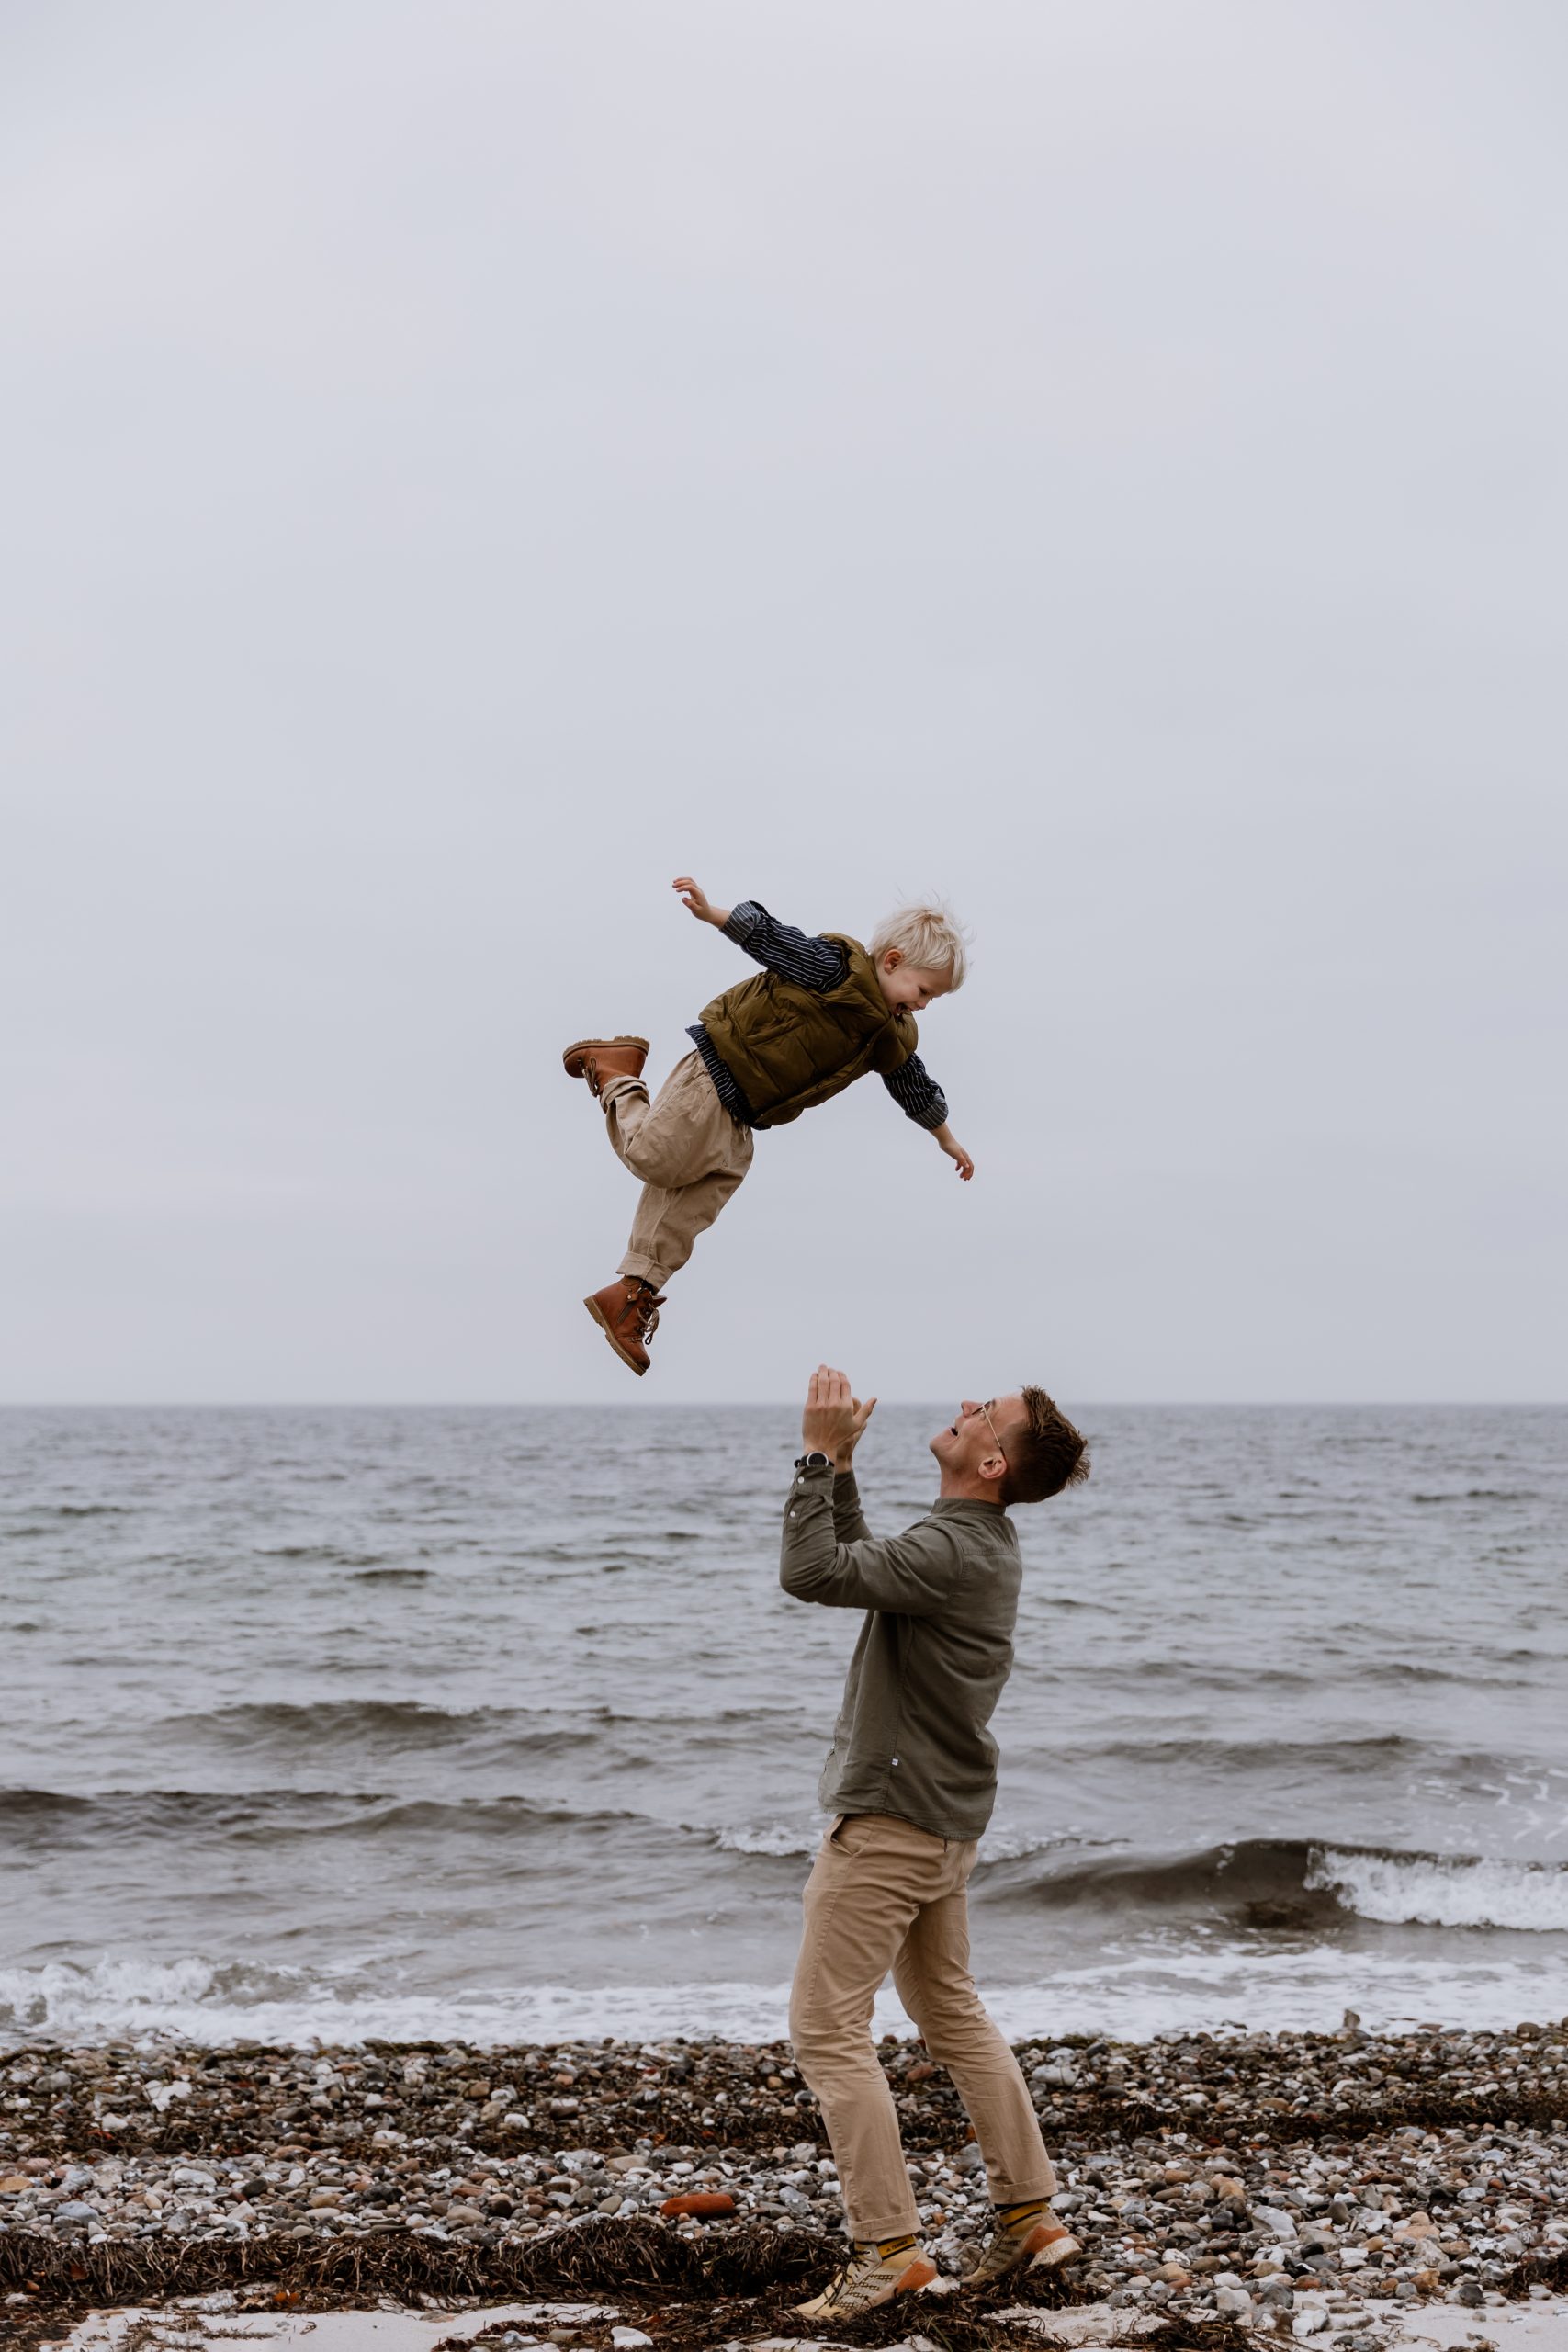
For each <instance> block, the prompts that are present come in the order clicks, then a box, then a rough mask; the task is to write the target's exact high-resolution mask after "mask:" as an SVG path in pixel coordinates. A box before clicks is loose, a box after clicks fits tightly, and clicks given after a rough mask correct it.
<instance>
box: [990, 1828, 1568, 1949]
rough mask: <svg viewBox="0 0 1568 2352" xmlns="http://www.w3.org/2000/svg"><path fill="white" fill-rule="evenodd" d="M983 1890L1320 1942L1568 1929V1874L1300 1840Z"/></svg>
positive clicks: (1014, 1875) (1048, 1873)
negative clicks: (1195, 1918) (1415, 1931)
mask: <svg viewBox="0 0 1568 2352" xmlns="http://www.w3.org/2000/svg"><path fill="white" fill-rule="evenodd" d="M981 1883H982V1886H983V1888H984V1891H985V1893H986V1894H987V1898H989V1899H993V1900H998V1901H1001V1902H1011V1903H1014V1904H1016V1903H1018V1902H1020V1901H1025V1902H1028V1903H1030V1904H1032V1905H1043V1906H1045V1907H1047V1908H1049V1909H1052V1910H1065V1909H1067V1908H1070V1907H1077V1906H1091V1907H1096V1908H1100V1909H1104V1910H1106V1911H1110V1912H1116V1913H1121V1914H1122V1915H1124V1916H1127V1917H1130V1918H1132V1917H1139V1916H1141V1917H1143V1918H1144V1919H1145V1920H1147V1921H1150V1922H1154V1921H1157V1920H1158V1919H1160V1918H1161V1917H1174V1916H1176V1915H1179V1914H1180V1913H1183V1912H1186V1913H1189V1914H1193V1913H1196V1914H1201V1915H1204V1916H1206V1917H1211V1918H1213V1917H1216V1916H1217V1917H1224V1918H1227V1919H1229V1920H1231V1921H1232V1922H1234V1923H1235V1925H1237V1926H1240V1927H1246V1928H1264V1929H1268V1928H1281V1929H1287V1930H1301V1929H1303V1928H1315V1929H1317V1930H1318V1931H1319V1932H1322V1931H1324V1930H1325V1929H1327V1928H1331V1927H1332V1926H1333V1924H1334V1922H1335V1920H1336V1919H1337V1918H1339V1919H1343V1918H1345V1917H1358V1918H1362V1919H1367V1920H1371V1921H1374V1922H1378V1923H1381V1924H1384V1925H1398V1926H1409V1927H1450V1928H1454V1927H1457V1928H1518V1929H1525V1930H1532V1931H1541V1932H1547V1933H1551V1932H1562V1930H1564V1929H1568V1866H1562V1865H1558V1864H1553V1863H1542V1862H1508V1861H1500V1860H1493V1859H1487V1858H1485V1857H1483V1856H1480V1855H1472V1854H1453V1855H1444V1854H1426V1853H1406V1852H1401V1851H1398V1850H1396V1849H1387V1848H1382V1847H1350V1846H1335V1845H1328V1844H1322V1843H1317V1842H1315V1841H1312V1840H1308V1839H1300V1838H1241V1839H1238V1840H1236V1841H1235V1843H1234V1844H1228V1845H1219V1846H1210V1847H1206V1848H1203V1849H1198V1850H1196V1851H1190V1852H1185V1853H1177V1854H1146V1853H1137V1852H1130V1851H1126V1850H1122V1851H1120V1852H1117V1853H1113V1854H1095V1855H1089V1856H1082V1857H1078V1858H1076V1859H1074V1860H1072V1861H1070V1862H1066V1863H1059V1864H1047V1865H1046V1866H1045V1867H1044V1868H1040V1869H1032V1870H1030V1869H1024V1870H1018V1869H1015V1868H1012V1867H1011V1866H1010V1865H1009V1864H1008V1863H1006V1862H1000V1863H997V1864H994V1865H993V1866H992V1868H991V1870H990V1871H988V1872H987V1873H986V1875H985V1877H984V1878H983V1879H982V1882H981Z"/></svg>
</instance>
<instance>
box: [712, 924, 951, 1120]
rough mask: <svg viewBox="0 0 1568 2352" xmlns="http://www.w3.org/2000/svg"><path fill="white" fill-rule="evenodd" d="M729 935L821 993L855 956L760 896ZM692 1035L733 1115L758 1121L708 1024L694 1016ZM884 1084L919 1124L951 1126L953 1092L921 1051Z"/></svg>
mask: <svg viewBox="0 0 1568 2352" xmlns="http://www.w3.org/2000/svg"><path fill="white" fill-rule="evenodd" d="M724 935H725V937H726V938H727V939H733V940H734V942H735V944H736V945H737V947H743V948H744V949H745V951H746V953H747V955H748V956H751V957H752V958H753V959H754V960H755V961H756V962H757V963H759V964H761V967H762V968H763V969H764V971H769V972H777V974H778V975H779V978H781V979H784V980H793V981H794V982H795V986H796V987H797V988H803V989H815V990H816V992H817V993H818V995H821V994H823V993H825V991H826V990H827V989H836V988H837V987H838V985H839V983H840V980H841V979H842V978H843V977H844V972H845V969H846V967H847V964H848V960H849V959H848V957H847V956H845V954H844V951H843V949H842V948H841V947H836V946H835V945H834V944H833V942H832V941H831V940H830V939H823V938H821V937H813V936H810V935H808V934H807V933H806V932H804V931H796V930H795V926H794V924H793V923H787V922H775V921H774V919H773V916H772V915H771V914H770V913H769V912H768V910H767V909H766V907H764V906H763V905H762V904H761V901H760V900H758V899H742V901H741V903H740V904H739V906H738V907H735V908H732V909H731V910H730V915H729V920H728V922H727V923H726V924H725V926H724ZM686 1035H687V1036H688V1037H690V1038H691V1039H692V1041H693V1043H694V1046H696V1049H697V1051H698V1053H699V1054H701V1056H702V1057H703V1060H704V1063H705V1066H706V1069H707V1073H708V1076H709V1077H710V1078H711V1079H712V1080H713V1082H714V1087H715V1090H716V1092H717V1095H718V1099H719V1101H720V1102H721V1103H723V1105H724V1107H725V1109H726V1110H727V1111H728V1113H729V1115H730V1117H731V1118H732V1119H739V1122H740V1124H741V1125H742V1126H746V1127H749V1126H750V1125H753V1124H754V1118H755V1114H754V1113H753V1112H752V1109H751V1105H750V1103H748V1102H747V1100H746V1097H745V1095H744V1094H743V1093H742V1092H741V1091H740V1088H739V1085H738V1084H737V1083H736V1079H735V1073H734V1071H733V1070H732V1069H729V1067H728V1064H727V1063H725V1062H723V1061H721V1060H720V1058H719V1056H718V1052H717V1050H716V1047H715V1046H714V1043H713V1040H712V1038H711V1037H710V1036H709V1035H708V1033H707V1031H706V1030H705V1028H704V1027H703V1024H702V1023H701V1022H700V1021H694V1023H692V1025H691V1027H690V1028H689V1029H688V1030H687V1032H686ZM882 1083H883V1084H884V1086H886V1089H887V1091H888V1092H889V1094H891V1096H892V1097H893V1100H894V1101H895V1103H897V1105H898V1108H899V1109H900V1111H902V1112H903V1114H904V1115H905V1117H906V1118H909V1119H913V1121H914V1122H915V1125H917V1126H918V1127H941V1126H945V1125H946V1124H947V1097H946V1095H945V1094H943V1092H942V1089H941V1087H940V1086H939V1085H938V1084H937V1082H936V1080H935V1079H934V1078H933V1077H932V1076H931V1072H930V1070H929V1069H927V1068H926V1066H925V1064H924V1062H922V1061H921V1059H920V1057H919V1054H911V1055H910V1056H909V1058H908V1061H907V1062H905V1063H903V1064H902V1065H901V1067H900V1068H899V1069H896V1070H894V1071H893V1072H892V1074H891V1076H889V1077H886V1078H885V1079H884V1080H883V1081H882Z"/></svg>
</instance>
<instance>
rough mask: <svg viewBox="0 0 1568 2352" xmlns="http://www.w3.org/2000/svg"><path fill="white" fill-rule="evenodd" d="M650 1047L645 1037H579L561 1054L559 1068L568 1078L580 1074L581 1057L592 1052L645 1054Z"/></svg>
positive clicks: (577, 1076) (579, 1075)
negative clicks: (574, 1043) (573, 1044)
mask: <svg viewBox="0 0 1568 2352" xmlns="http://www.w3.org/2000/svg"><path fill="white" fill-rule="evenodd" d="M650 1050H651V1048H650V1047H649V1042H648V1039H647V1038H646V1037H580V1038H579V1039H578V1041H577V1043H576V1045H575V1046H568V1047H567V1049H566V1051H565V1053H564V1054H563V1055H562V1056H561V1057H560V1058H561V1068H562V1069H564V1070H565V1072H566V1074H567V1076H568V1078H581V1076H582V1065H583V1057H584V1055H586V1054H592V1053H605V1054H608V1053H612V1052H621V1053H628V1052H629V1053H638V1054H643V1055H646V1054H648V1053H649V1051H650Z"/></svg>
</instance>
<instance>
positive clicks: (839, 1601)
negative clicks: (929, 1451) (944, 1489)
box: [779, 1468, 964, 1617]
mask: <svg viewBox="0 0 1568 2352" xmlns="http://www.w3.org/2000/svg"><path fill="white" fill-rule="evenodd" d="M838 1484H839V1482H838V1481H837V1480H836V1479H835V1478H834V1476H833V1473H832V1471H831V1469H830V1468H827V1469H820V1470H797V1471H796V1472H795V1484H794V1485H793V1486H792V1487H791V1488H790V1490H789V1500H788V1502H787V1503H786V1504H785V1505H784V1543H783V1545H782V1547H781V1549H780V1553H779V1582H780V1584H782V1585H783V1587H784V1590H785V1591H786V1592H787V1593H788V1594H789V1595H790V1596H791V1598H792V1599H793V1600H815V1601H819V1602H820V1603H821V1604H822V1606H823V1607H824V1608H827V1609H886V1610H891V1611H896V1612H897V1614H898V1615H899V1616H903V1617H934V1616H939V1615H940V1614H942V1611H945V1610H947V1609H949V1608H951V1607H952V1605H953V1592H954V1590H955V1589H956V1588H957V1586H958V1584H959V1582H960V1581H961V1579H962V1577H963V1573H964V1563H963V1559H962V1556H961V1555H960V1553H959V1549H958V1546H957V1544H956V1543H955V1542H954V1541H953V1537H952V1536H951V1535H950V1534H949V1533H948V1532H947V1531H946V1529H945V1528H943V1527H942V1526H940V1525H938V1524H936V1523H935V1522H934V1521H930V1520H927V1521H923V1522H922V1523H921V1524H920V1525H919V1526H918V1527H911V1528H910V1529H909V1531H908V1533H907V1534H905V1535H895V1536H891V1537H889V1538H888V1539H887V1540H886V1542H882V1543H879V1542H878V1541H877V1539H876V1538H875V1537H874V1536H872V1535H865V1536H862V1537H861V1538H860V1539H859V1540H858V1541H853V1540H852V1541H850V1542H848V1543H845V1542H841V1541H840V1536H839V1533H838V1531H837V1529H836V1527H835V1524H834V1522H835V1520H836V1519H837V1517H838V1512H839V1508H840V1506H839V1498H838V1495H837V1492H836V1488H837V1486H838ZM853 1510H854V1516H855V1519H856V1520H857V1521H859V1523H860V1524H861V1525H862V1526H863V1525H864V1521H863V1520H861V1519H860V1506H859V1504H858V1502H857V1503H855V1504H854V1506H853Z"/></svg>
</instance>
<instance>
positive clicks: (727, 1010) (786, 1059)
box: [703, 931, 918, 1127]
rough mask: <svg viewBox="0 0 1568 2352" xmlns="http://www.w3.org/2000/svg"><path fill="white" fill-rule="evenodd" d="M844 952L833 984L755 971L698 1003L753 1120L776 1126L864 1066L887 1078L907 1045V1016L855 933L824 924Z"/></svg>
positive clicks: (910, 1020) (911, 1042) (911, 1027)
mask: <svg viewBox="0 0 1568 2352" xmlns="http://www.w3.org/2000/svg"><path fill="white" fill-rule="evenodd" d="M822 936H823V938H824V939H830V940H831V941H832V943H833V944H834V946H835V947H841V948H842V949H843V950H844V953H845V956H846V957H847V959H848V961H847V967H846V969H845V972H844V977H843V978H842V979H841V980H840V982H839V985H838V987H837V988H836V989H824V990H822V991H821V992H820V993H818V990H817V989H804V988H802V987H800V985H799V984H798V982H796V981H795V980H786V979H784V978H781V977H780V975H779V974H778V973H777V972H759V973H758V974H757V976H756V978H754V979H750V980H742V981H741V983H740V985H739V988H733V989H726V990H725V992H724V994H723V995H722V996H716V997H715V999H714V1001H713V1002H712V1003H711V1004H710V1005H708V1006H706V1007H705V1009H704V1012H703V1027H704V1028H705V1030H706V1031H707V1034H708V1035H709V1037H710V1038H711V1039H712V1041H713V1047H714V1051H715V1052H716V1054H717V1055H718V1057H719V1059H720V1060H721V1061H722V1062H723V1063H724V1064H725V1065H726V1067H727V1068H728V1069H731V1070H733V1071H734V1073H735V1082H736V1084H737V1085H738V1086H739V1089H740V1091H741V1092H742V1094H744V1095H745V1097H746V1100H747V1102H748V1103H750V1105H751V1109H752V1112H753V1114H755V1123H756V1125H758V1126H759V1127H782V1126H785V1125H788V1123H789V1121H790V1120H791V1119H798V1118H799V1116H800V1114H801V1113H802V1112H803V1111H809V1110H810V1109H811V1108H812V1107H813V1105H814V1104H816V1103H826V1102H827V1101H828V1100H829V1097H830V1096H831V1095H834V1094H840V1093H841V1092H842V1091H843V1090H844V1088H845V1087H846V1086H852V1085H853V1084H854V1081H855V1080H856V1079H857V1078H863V1077H864V1076H865V1074H866V1072H867V1070H874V1071H875V1072H876V1074H877V1076H878V1077H879V1078H886V1077H890V1076H891V1074H892V1073H893V1071H894V1070H896V1069H900V1068H901V1067H902V1066H903V1064H904V1063H905V1062H907V1061H908V1058H909V1056H910V1055H911V1054H912V1053H913V1052H914V1050H915V1046H916V1045H917V1043H918V1032H917V1031H916V1028H915V1023H914V1016H913V1015H912V1014H911V1013H908V1012H898V1013H895V1012H892V1011H891V1010H890V1008H889V1006H888V1002H887V1000H886V997H885V996H884V995H883V993H882V990H881V989H880V988H879V987H878V986H877V982H876V967H875V965H874V963H873V962H872V960H871V957H870V956H868V955H867V953H866V951H865V949H864V948H863V946H862V945H861V944H860V941H859V940H858V939H851V938H848V937H847V936H846V935H845V934H844V933H842V932H837V931H827V932H824V933H823V934H822Z"/></svg>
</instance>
